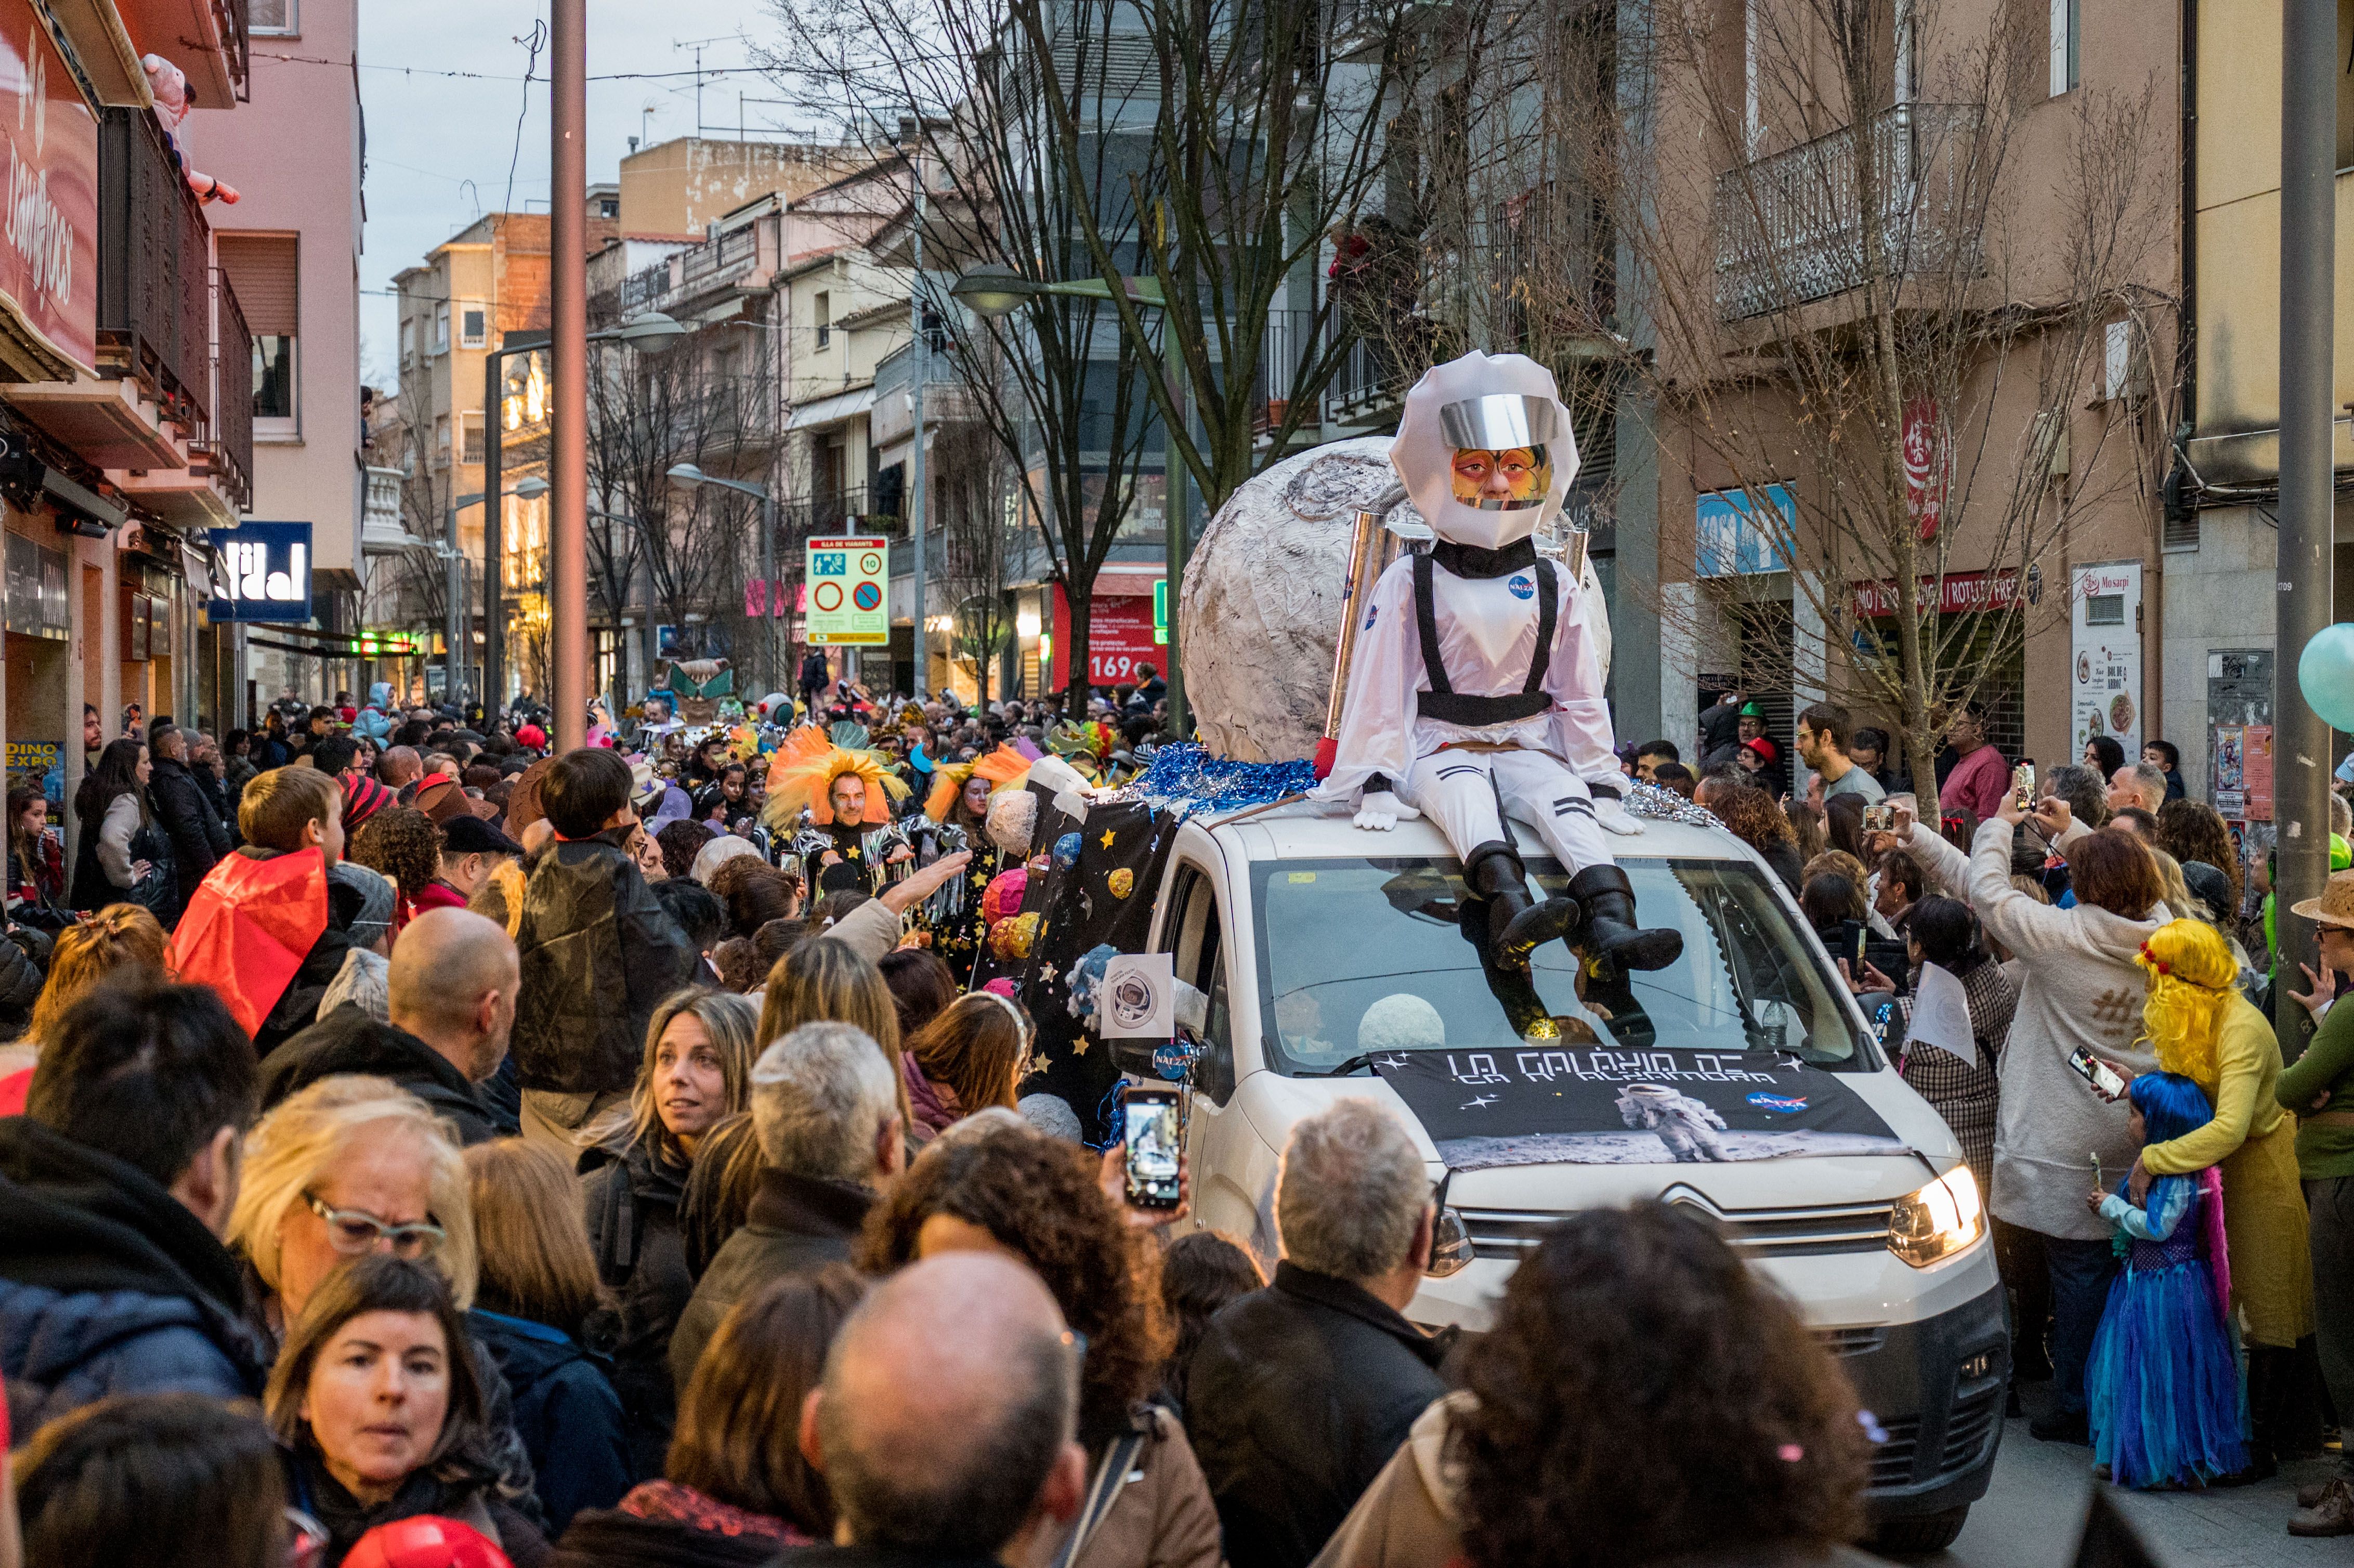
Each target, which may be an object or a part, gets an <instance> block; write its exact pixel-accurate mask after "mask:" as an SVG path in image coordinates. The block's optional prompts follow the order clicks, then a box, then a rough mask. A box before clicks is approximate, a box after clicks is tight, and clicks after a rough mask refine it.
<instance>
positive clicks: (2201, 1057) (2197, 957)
mask: <svg viewBox="0 0 2354 1568" xmlns="http://www.w3.org/2000/svg"><path fill="white" fill-rule="evenodd" d="M2134 962H2136V963H2137V964H2139V965H2140V966H2141V967H2142V970H2143V972H2144V973H2146V974H2147V975H2148V976H2149V998H2148V1000H2147V1001H2145V1002H2143V1003H2142V1010H2141V1024H2142V1031H2143V1033H2144V1034H2145V1036H2146V1037H2147V1039H2148V1041H2149V1043H2150V1048H2151V1049H2152V1050H2153V1051H2155V1052H2156V1053H2157V1054H2158V1067H2159V1068H2160V1069H2161V1070H2162V1071H2165V1072H2168V1073H2179V1074H2181V1075H2183V1076H2184V1077H2186V1078H2189V1079H2190V1081H2191V1082H2192V1083H2194V1084H2197V1085H2198V1086H2200V1088H2201V1089H2203V1090H2205V1091H2206V1092H2207V1096H2208V1097H2209V1098H2210V1099H2212V1098H2213V1097H2214V1095H2215V1088H2216V1084H2217V1082H2218V1080H2219V1079H2220V1078H2221V1075H2222V1069H2221V1065H2220V1063H2219V1062H2218V1060H2217V1054H2216V1047H2217V1043H2218V1041H2219V1039H2220V1037H2221V1033H2222V1027H2223V1023H2222V1020H2223V1009H2224V1008H2225V1007H2226V1006H2228V1005H2229V1004H2230V1002H2231V1000H2232V989H2233V987H2234V985H2235V984H2236V983H2237V982H2238V980H2239V977H2240V970H2239V965H2238V963H2237V962H2236V961H2234V960H2233V959H2232V947H2231V944H2230V943H2228V942H2226V941H2224V940H2223V938H2222V937H2221V934H2220V933H2218V932H2217V931H2216V929H2215V927H2212V926H2210V925H2208V924H2207V922H2205V921H2204V920H2174V921H2169V922H2168V923H2167V924H2166V925H2164V926H2161V927H2158V934H2157V935H2156V936H2154V937H2152V938H2150V939H2149V940H2148V941H2147V942H2144V943H2143V944H2142V945H2141V952H2140V954H2139V955H2138V956H2137V957H2136V958H2135V959H2134Z"/></svg>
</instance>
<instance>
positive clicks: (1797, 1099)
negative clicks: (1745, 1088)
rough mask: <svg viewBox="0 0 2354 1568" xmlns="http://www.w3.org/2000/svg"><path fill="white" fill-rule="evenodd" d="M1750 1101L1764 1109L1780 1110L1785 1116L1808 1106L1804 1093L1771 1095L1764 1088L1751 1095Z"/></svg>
mask: <svg viewBox="0 0 2354 1568" xmlns="http://www.w3.org/2000/svg"><path fill="white" fill-rule="evenodd" d="M1749 1103H1750V1104H1751V1105H1753V1106H1755V1107H1757V1108H1758V1109H1759V1110H1762V1111H1779V1112H1780V1113H1781V1114H1783V1115H1784V1116H1788V1115H1791V1114H1792V1113H1794V1112H1797V1111H1802V1110H1804V1109H1806V1108H1807V1100H1806V1097H1805V1096H1804V1095H1769V1094H1767V1093H1765V1091H1764V1090H1762V1089H1761V1090H1759V1091H1758V1092H1757V1093H1755V1094H1753V1095H1751V1096H1750V1097H1749Z"/></svg>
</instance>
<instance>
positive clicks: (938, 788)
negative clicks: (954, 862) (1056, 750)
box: [924, 741, 1030, 822]
mask: <svg viewBox="0 0 2354 1568" xmlns="http://www.w3.org/2000/svg"><path fill="white" fill-rule="evenodd" d="M1029 772H1030V759H1029V758H1026V757H1024V756H1023V755H1022V754H1021V753H1020V752H1018V751H1016V750H1014V749H1013V747H1010V746H1008V745H1006V744H1005V743H1004V742H1002V741H1000V742H999V743H998V747H997V749H996V750H995V751H992V752H991V753H990V754H989V755H988V756H986V757H983V758H978V759H976V760H974V761H971V762H948V763H942V764H941V765H940V766H938V768H934V769H933V770H932V792H931V793H930V794H929V795H928V796H927V797H926V798H925V800H924V815H926V816H928V817H929V818H931V820H932V821H936V822H944V821H948V817H949V808H950V807H952V806H954V805H955V804H956V798H957V794H958V792H959V791H960V790H961V789H963V788H964V786H965V780H966V779H970V778H972V777H974V776H975V775H976V774H978V775H979V776H980V777H981V778H983V779H988V780H989V792H990V793H991V794H992V795H994V794H995V793H997V791H998V790H1000V789H1005V788H1006V787H1007V786H1009V785H1013V784H1019V783H1021V782H1022V780H1023V779H1024V778H1026V777H1027V776H1028V775H1029Z"/></svg>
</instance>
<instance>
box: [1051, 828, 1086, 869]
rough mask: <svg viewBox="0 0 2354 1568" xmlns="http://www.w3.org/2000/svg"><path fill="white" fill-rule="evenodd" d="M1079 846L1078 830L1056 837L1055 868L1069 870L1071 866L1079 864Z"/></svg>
mask: <svg viewBox="0 0 2354 1568" xmlns="http://www.w3.org/2000/svg"><path fill="white" fill-rule="evenodd" d="M1079 847H1080V844H1079V835H1078V834H1077V833H1076V832H1068V833H1065V834H1064V835H1063V836H1062V837H1061V838H1059V839H1056V840H1055V870H1057V871H1068V870H1070V869H1071V867H1073V866H1075V865H1076V864H1078V863H1079Z"/></svg>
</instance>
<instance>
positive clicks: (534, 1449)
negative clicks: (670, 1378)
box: [466, 1307, 631, 1537]
mask: <svg viewBox="0 0 2354 1568" xmlns="http://www.w3.org/2000/svg"><path fill="white" fill-rule="evenodd" d="M466 1326H467V1328H468V1329H469V1330H472V1334H473V1336H474V1339H475V1341H476V1342H477V1343H478V1344H481V1345H482V1346H484V1347H485V1348H487V1349H488V1350H489V1351H490V1352H491V1356H492V1358H493V1360H494V1361H497V1362H498V1363H499V1374H500V1376H502V1377H504V1379H505V1380H506V1385H507V1393H508V1394H509V1395H510V1396H512V1397H513V1399H514V1429H515V1435H516V1436H519V1437H521V1438H522V1439H523V1446H524V1452H525V1453H526V1454H529V1455H530V1456H531V1473H532V1475H533V1476H534V1477H535V1485H536V1488H537V1490H538V1493H539V1506H540V1510H541V1511H542V1512H543V1513H545V1514H546V1516H547V1533H548V1535H550V1536H551V1537H552V1536H556V1535H558V1534H561V1533H562V1532H563V1530H564V1527H565V1526H566V1525H567V1524H569V1523H571V1522H572V1516H573V1515H574V1514H576V1513H578V1512H579V1511H580V1510H582V1509H588V1508H610V1507H612V1506H613V1505H614V1504H615V1503H617V1502H620V1500H621V1494H622V1493H624V1492H626V1491H628V1490H629V1489H630V1480H631V1477H630V1446H629V1444H628V1442H627V1441H626V1440H625V1438H624V1437H623V1435H622V1430H621V1402H620V1399H619V1398H618V1397H617V1396H616V1395H615V1394H614V1393H613V1385H612V1383H610V1382H609V1381H607V1379H606V1376H605V1368H606V1364H607V1363H606V1361H605V1358H604V1357H602V1356H600V1355H598V1354H597V1353H596V1352H595V1351H588V1350H584V1349H582V1348H581V1346H580V1345H579V1344H578V1343H577V1342H576V1341H575V1340H573V1338H572V1336H570V1335H569V1334H567V1333H565V1332H564V1331H563V1330H560V1329H552V1328H550V1327H548V1326H547V1325H546V1324H545V1323H534V1322H531V1321H529V1320H527V1319H522V1318H510V1317H508V1316H506V1315H505V1314H504V1313H500V1312H492V1311H487V1310H485V1309H484V1308H480V1307H477V1308H474V1309H473V1310H472V1312H469V1313H468V1314H466Z"/></svg>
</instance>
